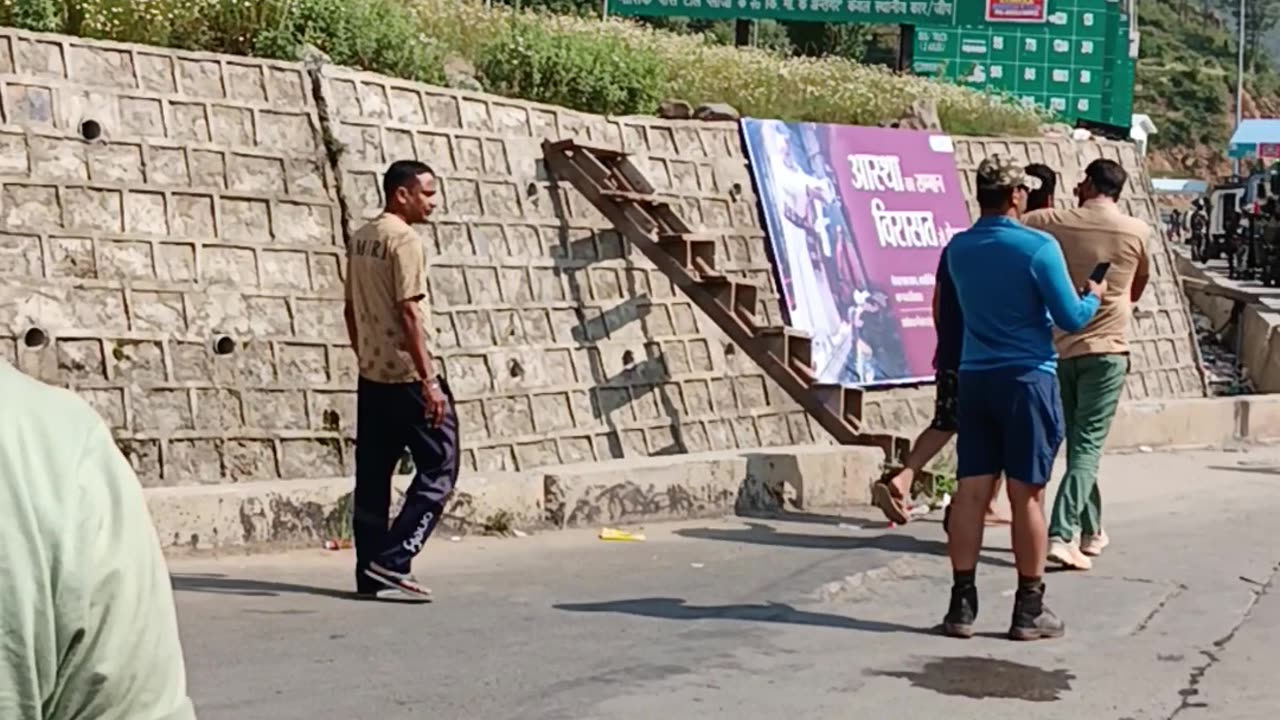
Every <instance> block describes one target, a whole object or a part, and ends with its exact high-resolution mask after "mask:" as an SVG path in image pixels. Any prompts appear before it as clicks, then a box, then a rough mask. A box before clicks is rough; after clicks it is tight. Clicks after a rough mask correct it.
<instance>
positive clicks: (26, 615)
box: [0, 361, 195, 720]
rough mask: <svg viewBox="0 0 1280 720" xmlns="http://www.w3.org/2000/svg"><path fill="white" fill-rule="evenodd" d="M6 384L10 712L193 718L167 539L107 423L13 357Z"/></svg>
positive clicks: (8, 718) (0, 673)
mask: <svg viewBox="0 0 1280 720" xmlns="http://www.w3.org/2000/svg"><path fill="white" fill-rule="evenodd" d="M0 397H2V398H4V402H3V403H2V404H0V547H3V552H4V562H3V563H0V632H3V637H4V640H3V642H4V645H5V652H3V653H0V718H4V720H62V719H63V718H86V719H88V718H93V720H189V719H192V718H195V710H194V709H193V708H192V705H191V701H190V699H189V698H188V697H187V689H186V688H187V685H186V671H185V668H184V664H183V659H182V648H181V644H180V642H179V640H178V627H177V618H176V616H175V612H174V606H173V590H172V588H171V586H170V582H169V575H168V571H167V570H166V568H165V562H164V558H163V556H162V555H161V552H160V543H159V539H158V538H157V536H156V532H155V528H154V526H153V525H152V523H151V517H150V514H149V513H148V511H147V507H146V503H145V500H144V498H143V495H142V487H141V485H140V484H139V483H138V479H137V477H136V476H135V475H134V472H133V469H132V468H131V467H130V466H129V464H128V462H127V461H126V460H125V459H124V457H123V456H122V455H121V454H120V452H119V450H117V449H116V446H115V443H114V441H113V440H112V438H111V433H110V432H109V431H108V429H107V427H106V424H105V423H104V422H103V421H102V420H101V418H99V417H98V415H97V413H95V412H94V410H93V409H92V408H91V407H90V406H89V405H88V404H87V403H85V402H84V401H83V400H81V399H80V398H79V397H77V396H76V395H74V394H73V393H71V392H69V391H66V390H61V389H57V388H53V387H50V386H48V385H44V384H43V383H40V382H38V381H36V380H34V379H32V378H29V377H27V376H26V375H23V374H22V373H20V372H18V370H16V369H15V368H14V367H13V366H11V365H9V364H8V363H6V362H4V361H0Z"/></svg>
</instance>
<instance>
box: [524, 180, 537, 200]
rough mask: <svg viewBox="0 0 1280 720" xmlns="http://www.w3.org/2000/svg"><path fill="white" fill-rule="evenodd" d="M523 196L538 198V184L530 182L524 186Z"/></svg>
mask: <svg viewBox="0 0 1280 720" xmlns="http://www.w3.org/2000/svg"><path fill="white" fill-rule="evenodd" d="M524 196H525V197H531V198H534V197H538V183H534V182H531V183H529V184H528V185H525V186H524Z"/></svg>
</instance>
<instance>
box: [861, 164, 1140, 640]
mask: <svg viewBox="0 0 1280 720" xmlns="http://www.w3.org/2000/svg"><path fill="white" fill-rule="evenodd" d="M1127 182H1128V174H1127V173H1126V172H1125V170H1124V168H1122V167H1121V166H1120V164H1119V163H1117V162H1115V161H1112V160H1105V159H1102V160H1096V161H1094V162H1092V163H1090V164H1089V166H1088V167H1087V168H1086V169H1085V174H1084V179H1083V180H1082V181H1081V182H1080V183H1079V185H1077V186H1076V188H1075V193H1076V197H1077V199H1078V201H1079V202H1078V205H1077V207H1074V208H1071V209H1056V208H1054V190H1055V188H1056V184H1057V183H1056V175H1055V173H1054V172H1053V170H1052V169H1050V168H1048V167H1046V166H1044V165H1039V164H1037V165H1031V166H1027V167H1025V168H1024V167H1022V166H1021V165H1018V164H1016V163H1014V162H1013V161H1011V160H1010V159H1009V158H1006V157H1001V156H993V157H991V158H988V159H987V160H984V161H983V162H982V163H981V165H980V166H979V168H978V173H977V195H978V205H979V207H980V210H981V217H980V218H979V219H978V221H977V222H976V223H975V224H974V226H973V227H972V228H971V229H969V230H967V231H965V232H962V233H960V234H958V235H956V236H955V237H954V238H953V239H952V241H951V242H950V244H949V245H948V246H947V248H946V250H944V251H943V254H942V258H941V261H940V262H939V266H938V272H937V278H938V284H937V286H936V290H935V297H934V314H935V324H936V326H937V329H938V352H937V357H936V365H937V378H938V379H937V399H936V407H935V416H934V419H933V422H932V423H931V425H930V427H929V428H928V429H926V430H925V431H924V432H923V433H921V435H920V437H919V438H918V439H917V441H916V445H915V447H913V448H912V452H911V454H910V455H909V456H908V458H907V462H906V467H905V468H904V469H903V470H902V471H901V472H900V473H898V474H897V475H895V476H894V477H893V478H891V479H890V480H888V481H886V482H885V483H883V484H881V485H878V486H877V487H876V488H875V492H874V497H875V500H876V504H877V505H878V506H879V507H880V508H881V509H882V510H883V511H884V512H885V514H886V515H887V516H888V517H889V518H890V519H892V520H896V521H898V522H905V521H906V520H907V519H908V515H907V512H906V498H907V497H909V493H910V488H911V483H912V480H913V479H914V475H915V473H917V472H919V471H920V470H921V469H922V468H923V467H924V465H925V464H926V463H928V462H929V460H930V459H932V458H933V457H934V456H935V455H936V454H937V453H938V452H939V451H941V449H942V448H943V446H945V444H946V443H947V441H949V440H950V439H951V437H952V436H953V435H956V434H957V433H958V434H959V437H958V439H957V477H958V478H959V480H958V489H957V491H956V495H955V498H954V499H953V501H952V505H951V506H950V507H949V508H948V518H947V520H946V524H947V528H948V536H949V543H948V549H949V553H950V555H951V562H952V567H953V571H954V584H953V589H952V598H951V605H950V608H949V609H948V613H947V616H946V619H945V620H944V623H943V630H944V631H945V632H946V633H947V634H950V635H954V636H958V637H969V636H971V635H972V634H973V624H974V621H975V619H976V617H977V610H978V595H977V588H976V584H975V582H974V575H975V567H976V565H977V559H978V552H979V549H980V548H981V545H982V535H983V527H984V526H985V525H987V524H1001V523H1003V522H1004V519H1003V518H1002V517H1000V515H999V513H997V512H996V511H995V502H996V499H997V497H996V495H997V492H998V489H999V487H1000V480H1001V478H1002V476H1003V477H1004V478H1006V479H1008V481H1009V482H1008V496H1009V503H1010V506H1011V509H1012V515H1013V517H1012V525H1013V545H1014V555H1015V561H1016V565H1017V568H1018V580H1019V582H1018V589H1017V593H1016V595H1015V602H1014V611H1013V622H1012V625H1011V627H1010V630H1009V634H1010V637H1012V638H1014V639H1017V640H1034V639H1040V638H1049V637H1058V636H1060V635H1061V634H1062V633H1063V632H1064V630H1065V626H1064V624H1063V623H1062V621H1061V620H1059V619H1058V618H1057V617H1056V616H1055V615H1054V614H1053V613H1052V612H1051V611H1050V610H1049V609H1048V608H1047V607H1046V606H1045V605H1044V583H1043V579H1042V578H1043V575H1044V568H1045V564H1046V561H1051V562H1054V563H1056V564H1058V565H1062V566H1065V567H1069V568H1074V569H1080V570H1087V569H1089V568H1090V567H1091V564H1092V561H1091V560H1090V557H1091V556H1093V557H1096V556H1097V555H1099V554H1101V552H1102V550H1103V548H1104V547H1105V546H1106V545H1107V543H1108V539H1107V535H1106V533H1105V531H1104V530H1103V527H1102V498H1101V494H1100V491H1099V489H1098V485H1097V472H1098V461H1099V457H1100V455H1101V453H1102V447H1103V444H1104V442H1105V440H1106V436H1107V432H1108V430H1109V429H1110V426H1111V420H1112V417H1113V416H1114V414H1115V410H1116V406H1117V404H1118V403H1119V401H1120V396H1121V393H1122V391H1123V389H1124V383H1125V376H1126V374H1127V373H1128V370H1129V354H1128V339H1127V336H1128V322H1129V316H1130V314H1131V310H1132V305H1133V303H1135V302H1136V301H1137V300H1138V298H1139V297H1141V295H1142V292H1143V290H1144V289H1145V287H1146V284H1147V280H1148V277H1149V269H1148V259H1147V253H1146V241H1147V238H1148V237H1149V236H1150V228H1149V227H1148V226H1147V225H1146V223H1144V222H1143V221H1141V220H1138V219H1136V218H1133V217H1130V216H1128V215H1126V214H1125V213H1123V212H1122V211H1121V210H1120V207H1119V205H1118V201H1119V199H1120V195H1121V193H1122V191H1123V190H1124V186H1125V184H1126V183H1127ZM1102 263H1107V264H1109V268H1108V269H1107V270H1106V273H1105V277H1104V278H1101V279H1097V280H1095V279H1093V278H1091V275H1093V274H1094V270H1095V268H1097V267H1098V266H1099V265H1100V264H1102ZM1054 325H1056V326H1057V327H1058V328H1059V330H1058V331H1056V332H1055V330H1054V328H1053V326H1054ZM1064 435H1065V437H1066V441H1067V458H1066V460H1067V473H1066V476H1065V477H1064V478H1063V481H1062V484H1061V485H1060V487H1059V489H1058V495H1057V499H1056V501H1055V503H1054V508H1053V515H1052V520H1051V521H1050V523H1049V525H1048V527H1047V528H1046V526H1045V517H1044V505H1043V501H1044V489H1045V486H1046V485H1047V484H1048V482H1049V478H1050V475H1051V473H1052V469H1053V463H1054V459H1055V457H1056V456H1057V453H1058V449H1059V447H1060V446H1061V444H1062V441H1063V438H1064ZM1077 536H1078V540H1077Z"/></svg>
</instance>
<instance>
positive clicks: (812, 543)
mask: <svg viewBox="0 0 1280 720" xmlns="http://www.w3.org/2000/svg"><path fill="white" fill-rule="evenodd" d="M746 525H747V527H745V528H740V529H739V528H734V529H730V528H687V529H683V530H676V531H675V534H676V535H679V536H680V537H685V538H691V539H695V540H720V541H724V542H734V543H751V544H755V545H771V546H774V547H792V548H809V549H814V550H862V549H870V550H881V551H884V552H893V553H905V554H909V555H936V556H940V557H946V556H947V543H946V542H945V541H941V540H927V539H924V538H918V537H915V536H914V535H909V534H907V533H901V532H892V533H883V534H880V535H871V536H861V537H859V536H856V535H815V534H811V533H792V532H782V531H779V530H777V529H776V528H774V527H772V526H769V525H765V524H764V523H752V522H749V523H746ZM982 550H983V554H982V555H981V556H980V557H979V559H980V560H981V561H982V562H983V563H987V564H990V565H994V566H996V567H1006V568H1011V567H1014V564H1013V563H1012V562H1010V561H1008V560H1006V559H1004V558H997V557H992V556H991V555H990V554H989V553H990V552H992V551H993V549H992V548H983V549H982Z"/></svg>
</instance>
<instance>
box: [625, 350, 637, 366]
mask: <svg viewBox="0 0 1280 720" xmlns="http://www.w3.org/2000/svg"><path fill="white" fill-rule="evenodd" d="M622 364H623V365H625V366H627V367H631V366H632V365H635V364H636V355H635V353H633V352H631V351H630V350H624V351H623V352H622Z"/></svg>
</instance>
